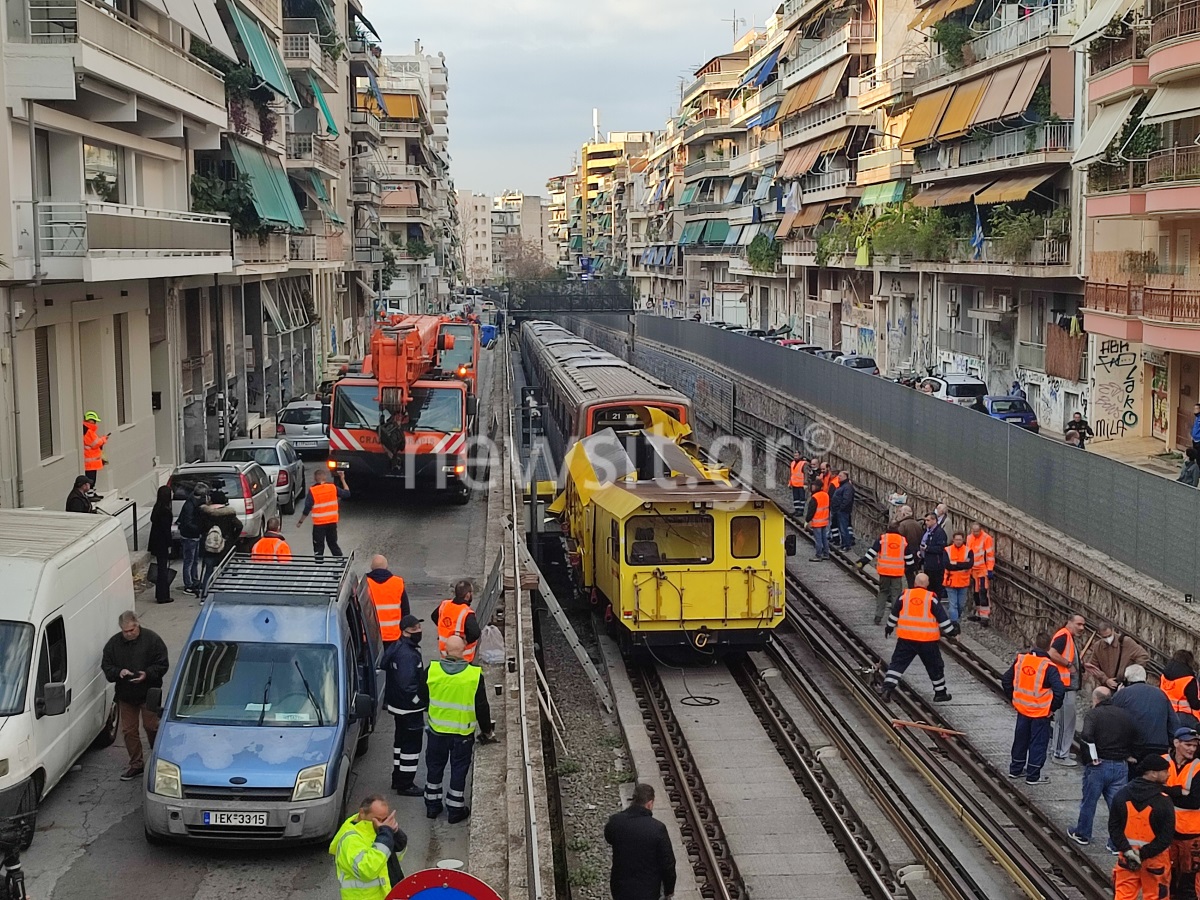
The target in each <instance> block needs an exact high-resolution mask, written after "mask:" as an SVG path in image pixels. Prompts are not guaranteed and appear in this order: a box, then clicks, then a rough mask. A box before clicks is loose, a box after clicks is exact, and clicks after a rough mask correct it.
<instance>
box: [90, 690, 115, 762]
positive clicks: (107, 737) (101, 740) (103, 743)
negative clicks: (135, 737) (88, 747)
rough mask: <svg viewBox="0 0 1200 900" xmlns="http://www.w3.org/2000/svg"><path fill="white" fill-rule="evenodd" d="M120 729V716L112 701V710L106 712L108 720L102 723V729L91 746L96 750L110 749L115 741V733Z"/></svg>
mask: <svg viewBox="0 0 1200 900" xmlns="http://www.w3.org/2000/svg"><path fill="white" fill-rule="evenodd" d="M120 729H121V714H120V711H119V710H118V709H117V701H116V700H114V701H113V704H112V709H110V710H109V711H108V718H107V719H105V721H104V727H103V728H101V729H100V733H99V734H98V735H96V739H95V740H94V741H92V746H93V747H94V748H96V749H97V750H101V749H103V748H105V747H111V746H112V745H113V743H115V742H116V740H117V732H118V731H120Z"/></svg>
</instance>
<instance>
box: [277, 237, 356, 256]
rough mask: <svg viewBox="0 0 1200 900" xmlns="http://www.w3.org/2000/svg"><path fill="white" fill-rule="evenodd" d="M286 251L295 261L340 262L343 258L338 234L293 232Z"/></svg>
mask: <svg viewBox="0 0 1200 900" xmlns="http://www.w3.org/2000/svg"><path fill="white" fill-rule="evenodd" d="M288 252H289V254H290V255H291V258H292V259H293V260H295V261H297V262H340V261H342V260H344V259H345V256H344V252H345V251H344V250H343V249H342V236H341V235H340V234H295V235H292V236H291V237H290V238H289V239H288Z"/></svg>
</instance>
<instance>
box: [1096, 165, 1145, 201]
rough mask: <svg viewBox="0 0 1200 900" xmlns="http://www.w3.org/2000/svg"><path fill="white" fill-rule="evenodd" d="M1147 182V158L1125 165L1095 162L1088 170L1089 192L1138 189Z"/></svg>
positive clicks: (1101, 192) (1103, 192)
mask: <svg viewBox="0 0 1200 900" xmlns="http://www.w3.org/2000/svg"><path fill="white" fill-rule="evenodd" d="M1145 184H1146V160H1144V159H1135V160H1131V161H1129V162H1127V163H1124V164H1123V165H1117V166H1110V165H1106V164H1104V163H1100V162H1094V163H1092V164H1091V165H1090V166H1088V170H1087V191H1088V193H1089V194H1110V193H1114V192H1120V191H1129V190H1138V189H1141V188H1142V187H1143V186H1144V185H1145Z"/></svg>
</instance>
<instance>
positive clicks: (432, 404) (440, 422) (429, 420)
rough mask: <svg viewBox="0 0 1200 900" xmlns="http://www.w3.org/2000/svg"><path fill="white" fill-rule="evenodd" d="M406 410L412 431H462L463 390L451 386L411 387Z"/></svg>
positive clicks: (446, 432)
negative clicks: (410, 396) (410, 397)
mask: <svg viewBox="0 0 1200 900" xmlns="http://www.w3.org/2000/svg"><path fill="white" fill-rule="evenodd" d="M407 412H408V427H409V429H411V430H412V431H440V432H442V433H444V434H451V433H453V432H456V431H462V429H463V392H462V391H461V390H459V389H458V388H451V387H445V388H413V392H412V402H411V403H409V404H408V407H407Z"/></svg>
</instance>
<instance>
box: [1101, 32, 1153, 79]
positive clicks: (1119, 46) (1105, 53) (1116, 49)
mask: <svg viewBox="0 0 1200 900" xmlns="http://www.w3.org/2000/svg"><path fill="white" fill-rule="evenodd" d="M1149 42H1150V34H1149V32H1148V31H1147V30H1146V29H1145V28H1138V29H1136V30H1134V31H1130V32H1129V33H1128V34H1127V35H1125V37H1123V38H1120V39H1118V40H1115V41H1110V40H1107V39H1105V38H1102V37H1101V38H1096V39H1095V40H1093V41H1092V42H1091V43H1090V44H1089V45H1088V74H1089V75H1099V74H1100V73H1101V72H1106V71H1108V70H1109V69H1111V68H1113V67H1115V66H1119V65H1121V63H1126V62H1129V61H1130V60H1134V59H1137V60H1144V59H1145V56H1146V45H1147V44H1148V43H1149Z"/></svg>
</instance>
